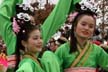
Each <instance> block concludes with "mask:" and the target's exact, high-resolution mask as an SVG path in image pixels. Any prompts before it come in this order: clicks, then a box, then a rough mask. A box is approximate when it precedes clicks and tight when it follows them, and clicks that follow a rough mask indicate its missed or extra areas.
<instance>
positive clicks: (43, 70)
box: [16, 51, 60, 72]
mask: <svg viewBox="0 0 108 72" xmlns="http://www.w3.org/2000/svg"><path fill="white" fill-rule="evenodd" d="M40 62H41V63H40V64H41V65H42V67H40V66H39V64H37V63H36V62H35V61H33V60H32V59H31V58H24V59H23V60H22V61H21V62H20V64H19V69H18V70H17V71H16V72H60V68H59V63H58V61H57V58H56V56H55V54H53V53H52V52H50V51H46V52H44V54H43V56H42V58H41V59H40Z"/></svg>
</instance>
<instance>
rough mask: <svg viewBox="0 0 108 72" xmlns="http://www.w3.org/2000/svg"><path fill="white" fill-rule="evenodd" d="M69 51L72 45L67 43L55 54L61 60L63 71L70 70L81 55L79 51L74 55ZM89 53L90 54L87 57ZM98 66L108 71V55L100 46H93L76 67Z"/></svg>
mask: <svg viewBox="0 0 108 72" xmlns="http://www.w3.org/2000/svg"><path fill="white" fill-rule="evenodd" d="M69 51H70V45H69V43H65V44H63V45H61V46H60V47H59V48H58V49H57V50H56V52H55V54H56V55H57V56H58V58H59V61H60V64H61V67H62V68H61V70H64V69H66V68H70V67H71V65H72V63H73V62H74V60H75V59H76V58H77V56H78V55H79V51H77V52H74V53H69ZM88 52H89V54H88V55H87V53H88ZM85 58H86V59H85ZM84 59H85V60H84ZM97 66H100V67H102V68H104V69H107V70H108V54H107V53H106V52H105V51H104V50H103V49H102V48H100V47H99V46H97V45H95V44H91V45H90V47H89V48H88V49H87V51H86V52H85V54H84V55H83V56H82V57H81V59H80V60H79V62H78V63H77V64H76V65H75V66H74V67H93V68H97Z"/></svg>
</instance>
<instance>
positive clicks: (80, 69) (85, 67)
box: [55, 7, 108, 72]
mask: <svg viewBox="0 0 108 72" xmlns="http://www.w3.org/2000/svg"><path fill="white" fill-rule="evenodd" d="M79 9H80V7H79ZM95 27H96V18H95V13H94V12H92V11H91V10H90V9H89V8H87V9H85V10H79V12H78V13H77V15H76V16H75V18H74V20H73V22H72V28H71V35H70V42H67V43H65V44H63V45H61V46H60V47H59V48H58V49H57V51H56V52H55V54H56V55H57V56H58V58H59V60H60V64H61V67H62V68H61V70H62V71H64V72H96V68H97V67H98V66H99V67H101V68H104V69H106V70H108V59H107V58H108V54H107V53H106V52H105V51H104V50H103V49H102V48H101V47H99V46H97V45H95V44H93V43H92V42H91V41H90V38H91V37H92V35H93V33H94V30H95Z"/></svg>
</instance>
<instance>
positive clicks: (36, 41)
mask: <svg viewBox="0 0 108 72" xmlns="http://www.w3.org/2000/svg"><path fill="white" fill-rule="evenodd" d="M42 44H43V40H42V37H41V33H40V31H39V30H34V31H32V32H31V33H30V34H29V38H28V40H27V41H23V40H22V45H23V46H24V47H25V48H26V49H25V52H29V53H31V54H32V55H33V56H34V57H35V55H36V53H37V52H40V51H41V50H42Z"/></svg>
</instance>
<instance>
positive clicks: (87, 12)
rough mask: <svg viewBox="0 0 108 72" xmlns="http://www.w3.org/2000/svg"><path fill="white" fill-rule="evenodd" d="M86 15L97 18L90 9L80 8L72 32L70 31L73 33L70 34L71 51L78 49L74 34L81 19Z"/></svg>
mask: <svg viewBox="0 0 108 72" xmlns="http://www.w3.org/2000/svg"><path fill="white" fill-rule="evenodd" d="M84 15H88V16H92V17H93V18H94V19H95V17H94V15H96V14H95V13H94V12H92V11H90V10H79V12H78V14H77V16H76V17H75V18H74V20H73V22H72V27H71V32H70V33H71V34H70V35H71V36H70V53H72V52H75V51H77V39H76V37H75V34H74V29H75V27H76V26H77V23H78V21H79V19H80V18H81V17H82V16H84Z"/></svg>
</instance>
